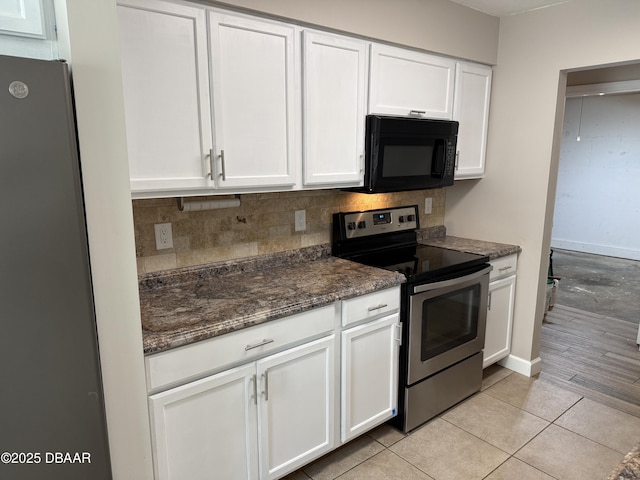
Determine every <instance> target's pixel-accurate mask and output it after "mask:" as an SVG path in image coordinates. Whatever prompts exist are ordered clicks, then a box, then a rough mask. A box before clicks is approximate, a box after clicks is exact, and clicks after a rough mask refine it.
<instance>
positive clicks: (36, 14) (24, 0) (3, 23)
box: [0, 0, 45, 41]
mask: <svg viewBox="0 0 640 480" xmlns="http://www.w3.org/2000/svg"><path fill="white" fill-rule="evenodd" d="M42 7H43V5H42V0H14V1H11V2H2V5H0V33H2V34H5V35H6V34H8V35H18V36H21V37H32V38H44V37H45V29H44V18H45V16H44V12H43V8H42ZM4 40H5V39H3V41H4Z"/></svg>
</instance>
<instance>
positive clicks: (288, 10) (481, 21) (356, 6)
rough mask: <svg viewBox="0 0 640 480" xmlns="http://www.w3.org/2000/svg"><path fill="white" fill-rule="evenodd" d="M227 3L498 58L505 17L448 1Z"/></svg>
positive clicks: (472, 56) (485, 59)
mask: <svg viewBox="0 0 640 480" xmlns="http://www.w3.org/2000/svg"><path fill="white" fill-rule="evenodd" d="M203 1H207V0H203ZM223 2H224V3H226V4H228V5H232V6H234V7H242V8H246V9H251V10H255V11H260V12H264V13H268V14H270V15H276V16H281V17H285V18H289V19H295V20H297V21H300V22H308V23H311V24H314V25H320V26H325V27H328V28H332V29H336V30H342V31H345V32H350V33H354V34H357V35H362V36H365V37H370V38H374V39H377V40H383V41H386V42H391V43H398V44H402V45H407V46H410V47H414V48H420V49H423V50H430V51H432V52H437V53H441V54H444V55H450V56H452V57H459V58H466V59H468V60H474V61H476V62H480V63H486V64H490V65H493V64H495V63H496V57H497V48H498V25H499V19H498V18H496V17H493V16H491V15H487V14H484V13H481V12H478V11H477V10H472V9H470V8H467V7H464V6H462V5H459V4H457V3H453V2H449V1H447V0H321V1H320V0H223ZM210 3H215V2H214V1H213V0H211V1H210Z"/></svg>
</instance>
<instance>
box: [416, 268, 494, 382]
mask: <svg viewBox="0 0 640 480" xmlns="http://www.w3.org/2000/svg"><path fill="white" fill-rule="evenodd" d="M491 268H492V267H491V266H489V265H483V266H480V267H476V268H475V269H474V270H472V271H471V272H465V273H464V274H463V275H462V276H459V277H456V278H450V279H447V280H443V281H437V282H433V283H427V284H422V285H414V286H412V287H411V293H410V296H409V314H408V322H409V328H408V329H409V342H408V352H407V353H408V369H407V377H408V378H407V384H408V385H411V384H414V383H416V382H418V381H420V380H423V379H424V378H427V377H428V376H430V375H433V374H434V373H437V372H439V371H440V370H443V369H445V368H447V367H449V366H451V365H454V364H455V363H457V362H459V361H461V360H464V359H465V358H467V357H469V356H471V355H473V354H475V353H478V352H480V351H482V349H483V347H484V336H485V330H486V322H487V299H488V294H489V272H490V271H491Z"/></svg>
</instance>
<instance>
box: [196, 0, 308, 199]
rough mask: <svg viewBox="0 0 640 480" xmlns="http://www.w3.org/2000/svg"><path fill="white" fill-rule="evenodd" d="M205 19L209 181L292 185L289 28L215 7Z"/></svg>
mask: <svg viewBox="0 0 640 480" xmlns="http://www.w3.org/2000/svg"><path fill="white" fill-rule="evenodd" d="M209 21H210V31H211V38H210V44H211V57H212V66H211V72H212V78H213V112H214V131H215V139H214V142H215V149H214V152H215V169H216V173H215V182H216V186H217V187H218V188H231V187H265V186H286V185H293V184H294V183H295V170H294V168H295V167H294V166H295V163H294V162H295V158H296V155H295V148H296V144H297V142H296V138H295V128H294V126H295V124H296V121H295V120H296V119H295V116H296V75H295V71H294V67H295V65H294V63H295V62H294V59H295V48H296V45H295V27H294V26H292V25H286V24H280V23H275V22H269V21H266V20H264V21H262V20H258V19H252V18H247V17H242V16H235V15H226V14H222V13H215V12H210V13H209ZM297 94H298V95H299V89H298V92H297Z"/></svg>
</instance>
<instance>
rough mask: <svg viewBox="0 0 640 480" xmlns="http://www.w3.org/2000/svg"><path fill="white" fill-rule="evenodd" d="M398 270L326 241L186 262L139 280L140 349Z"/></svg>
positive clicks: (326, 296) (358, 291)
mask: <svg viewBox="0 0 640 480" xmlns="http://www.w3.org/2000/svg"><path fill="white" fill-rule="evenodd" d="M418 233H419V236H418V239H419V241H420V243H424V244H427V245H434V246H437V247H443V248H448V249H452V250H461V251H464V252H469V253H477V254H481V255H488V256H489V258H491V259H495V258H499V257H503V256H506V255H510V254H512V253H518V252H520V247H518V246H516V245H506V244H501V243H493V242H485V241H480V240H472V239H465V238H458V237H451V236H447V235H446V234H445V230H444V227H442V228H435V229H434V228H432V229H425V230H422V231H420V232H418ZM404 281H405V278H404V276H403V275H401V274H399V273H396V272H390V271H387V270H382V269H379V268H373V267H369V266H366V265H361V264H359V263H355V262H350V261H348V260H343V259H340V258H336V257H332V256H331V253H330V246H329V245H320V246H316V247H308V248H302V249H299V250H291V251H288V252H280V253H275V254H271V255H262V256H259V257H250V258H246V259H242V260H230V261H226V262H219V263H212V264H209V265H203V266H197V267H186V268H179V269H174V270H168V271H165V272H157V273H152V274H147V275H143V276H141V277H140V279H139V290H140V310H141V315H142V338H143V347H144V353H145V354H151V353H157V352H161V351H164V350H168V349H171V348H175V347H179V346H183V345H187V344H190V343H193V342H197V341H199V340H205V339H207V338H212V337H215V336H218V335H223V334H225V333H229V332H233V331H236V330H240V329H243V328H247V327H251V326H253V325H258V324H260V323H264V322H268V321H270V320H276V319H278V318H282V317H285V316H289V315H293V314H296V313H300V312H303V311H305V310H309V309H312V308H315V307H321V306H324V305H328V304H331V303H333V302H335V301H337V300H343V299H347V298H351V297H355V296H358V295H364V294H366V293H370V292H373V291H376V290H381V289H384V288H388V287H392V286H395V285H400V284H401V283H402V282H404Z"/></svg>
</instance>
